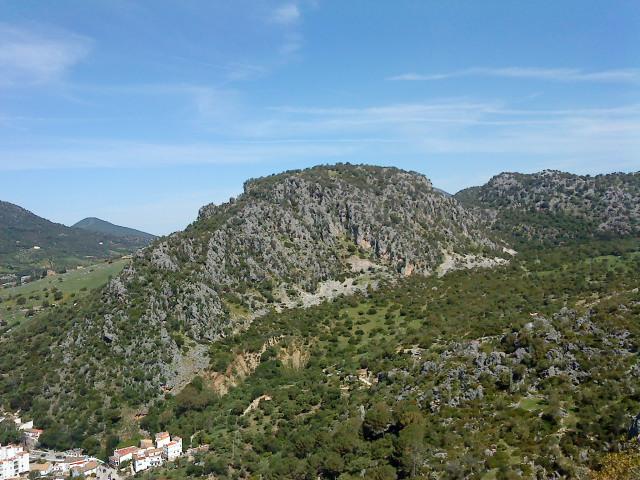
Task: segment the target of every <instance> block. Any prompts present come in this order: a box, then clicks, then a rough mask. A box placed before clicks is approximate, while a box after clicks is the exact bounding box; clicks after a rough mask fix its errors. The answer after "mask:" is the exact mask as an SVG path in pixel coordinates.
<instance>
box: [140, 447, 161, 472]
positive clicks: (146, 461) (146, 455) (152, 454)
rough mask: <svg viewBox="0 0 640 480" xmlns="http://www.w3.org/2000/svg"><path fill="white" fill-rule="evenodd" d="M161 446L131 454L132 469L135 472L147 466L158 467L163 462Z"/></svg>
mask: <svg viewBox="0 0 640 480" xmlns="http://www.w3.org/2000/svg"><path fill="white" fill-rule="evenodd" d="M163 453H164V452H163V450H162V448H147V449H146V450H143V451H140V452H138V453H134V454H133V469H134V471H135V472H136V473H138V472H141V471H143V470H146V469H147V468H153V467H159V466H161V465H162V464H163V463H164V458H162V455H163Z"/></svg>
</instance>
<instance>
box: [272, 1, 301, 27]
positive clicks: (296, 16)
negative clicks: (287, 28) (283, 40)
mask: <svg viewBox="0 0 640 480" xmlns="http://www.w3.org/2000/svg"><path fill="white" fill-rule="evenodd" d="M300 17H301V15H300V9H299V8H298V5H296V4H295V3H287V4H285V5H281V6H280V7H278V8H276V9H275V10H274V11H273V12H272V14H271V17H270V20H271V21H272V22H274V23H279V24H281V25H292V24H295V23H298V22H299V21H300Z"/></svg>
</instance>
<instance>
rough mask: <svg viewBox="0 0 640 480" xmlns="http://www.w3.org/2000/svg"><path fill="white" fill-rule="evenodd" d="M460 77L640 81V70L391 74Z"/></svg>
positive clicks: (524, 69) (428, 78) (405, 77)
mask: <svg viewBox="0 0 640 480" xmlns="http://www.w3.org/2000/svg"><path fill="white" fill-rule="evenodd" d="M460 77H501V78H522V79H530V80H546V81H555V82H594V83H640V69H635V68H627V69H613V70H600V71H592V72H588V71H584V70H580V69H574V68H530V67H504V68H468V69H465V70H458V71H453V72H445V73H433V74H425V75H423V74H418V73H404V74H401V75H395V76H392V77H389V78H388V80H400V81H436V80H446V79H450V78H460Z"/></svg>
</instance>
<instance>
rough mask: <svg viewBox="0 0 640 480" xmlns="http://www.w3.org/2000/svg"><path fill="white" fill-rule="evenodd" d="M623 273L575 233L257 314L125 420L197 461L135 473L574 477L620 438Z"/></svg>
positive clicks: (627, 298)
mask: <svg viewBox="0 0 640 480" xmlns="http://www.w3.org/2000/svg"><path fill="white" fill-rule="evenodd" d="M639 275H640V241H638V239H637V238H636V239H630V240H624V241H619V240H610V241H601V242H583V243H575V244H573V245H571V246H568V247H562V248H555V249H554V248H549V249H546V250H544V251H542V252H539V251H523V252H521V253H520V254H519V255H517V256H516V257H515V259H514V260H513V261H512V262H511V264H510V265H507V266H503V267H498V268H496V269H492V270H484V271H458V272H453V273H451V274H449V275H446V276H444V277H436V276H432V277H429V278H422V277H419V276H415V277H409V278H407V279H404V280H402V281H401V282H400V283H398V284H397V285H394V286H384V287H382V288H380V289H379V290H376V291H372V292H369V293H368V294H367V295H357V296H355V297H349V298H339V299H337V300H335V301H334V302H328V303H325V304H323V305H320V306H317V307H313V308H310V309H306V310H301V309H300V310H289V311H285V312H282V313H271V314H269V315H266V316H264V317H262V318H260V319H257V320H256V321H255V322H254V323H253V324H252V325H251V327H250V328H249V329H248V330H247V331H245V332H243V334H242V335H237V336H234V337H229V338H226V339H224V340H222V341H221V342H218V343H216V344H214V345H212V347H211V349H212V351H211V356H212V360H213V361H212V364H211V370H212V371H209V372H206V373H204V374H203V375H202V376H201V377H200V378H196V379H195V380H194V381H193V382H192V383H191V384H190V385H188V386H187V387H186V388H185V389H184V390H183V391H182V392H181V393H180V394H178V395H176V396H175V397H170V398H167V399H163V400H161V401H158V402H157V405H155V406H154V407H152V408H151V409H150V411H149V414H148V415H147V416H146V417H145V418H144V419H143V421H142V426H143V427H144V428H145V429H147V430H149V431H151V432H156V431H162V430H165V429H169V430H170V431H172V432H178V434H179V435H181V436H182V437H183V438H193V442H194V444H196V445H197V444H200V443H208V444H210V445H211V448H210V452H211V453H208V454H204V455H202V456H201V457H200V458H198V459H197V461H196V462H195V464H191V465H182V466H180V467H168V470H165V471H163V470H160V471H154V472H149V473H148V474H146V475H145V476H144V478H146V479H151V478H155V479H160V478H184V477H189V478H198V477H202V478H206V477H207V475H209V474H211V473H214V474H215V475H216V478H220V479H227V478H229V479H231V478H263V479H281V478H282V479H284V478H286V479H314V480H315V479H317V478H322V479H335V478H340V479H357V478H374V479H394V478H401V479H404V478H439V479H460V478H470V479H471V478H473V479H476V478H486V479H489V478H497V479H508V478H526V479H529V478H540V479H542V478H545V479H546V478H575V479H585V478H590V471H591V470H595V469H598V468H600V463H601V461H602V459H603V456H605V459H607V458H609V457H608V456H606V455H605V454H606V452H608V451H609V452H611V451H613V452H619V451H622V450H625V449H629V450H630V451H631V452H633V451H634V450H635V449H636V448H637V446H635V445H637V442H635V439H634V441H633V442H627V430H628V427H629V425H630V424H631V420H632V419H633V417H635V416H636V415H637V413H638V411H640V386H639V385H640V384H639V382H638V379H639V378H640V359H639V357H638V347H639V346H640V325H639V324H638V322H637V318H638V315H639V314H640V293H639V292H638V288H637V278H638V276H639ZM221 387H226V388H221ZM225 392H226V394H224V395H223V396H219V395H220V393H225ZM485 475H486V476H485ZM603 478H629V479H632V478H637V477H635V476H633V475H630V476H628V477H623V476H616V477H603Z"/></svg>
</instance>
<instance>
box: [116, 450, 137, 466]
mask: <svg viewBox="0 0 640 480" xmlns="http://www.w3.org/2000/svg"><path fill="white" fill-rule="evenodd" d="M139 451H140V449H139V448H138V447H125V448H118V449H117V450H114V451H113V456H112V457H109V463H110V464H111V465H112V466H114V467H116V468H118V467H119V466H120V465H122V463H123V462H126V461H127V460H133V454H134V453H138V452H139Z"/></svg>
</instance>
